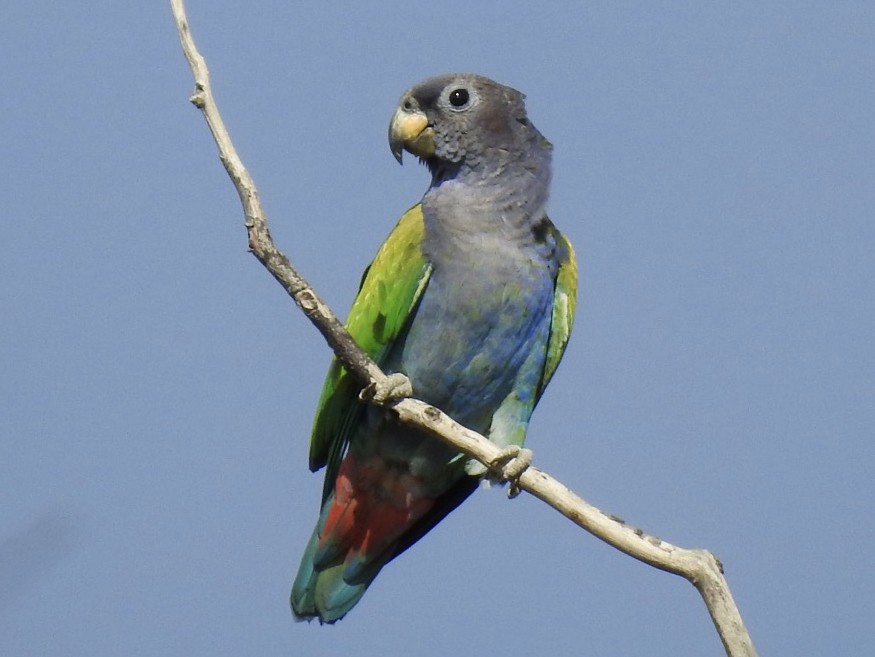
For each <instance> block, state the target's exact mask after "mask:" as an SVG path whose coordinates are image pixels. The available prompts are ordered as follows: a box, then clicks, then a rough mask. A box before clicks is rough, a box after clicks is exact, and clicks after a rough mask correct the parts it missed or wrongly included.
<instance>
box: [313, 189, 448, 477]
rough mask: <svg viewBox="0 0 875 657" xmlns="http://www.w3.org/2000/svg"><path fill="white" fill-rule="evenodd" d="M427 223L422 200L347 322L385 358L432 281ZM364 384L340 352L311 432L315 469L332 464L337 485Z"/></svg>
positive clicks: (368, 277) (378, 260)
mask: <svg viewBox="0 0 875 657" xmlns="http://www.w3.org/2000/svg"><path fill="white" fill-rule="evenodd" d="M424 237H425V224H424V220H423V217H422V208H421V206H420V205H418V204H417V205H415V206H413V207H412V208H411V209H410V210H408V211H407V212H406V213H404V216H402V217H401V219H400V221H399V222H398V225H396V226H395V228H394V229H393V230H392V233H391V234H390V235H389V237H388V238H387V239H386V241H385V242H384V243H383V245H382V246H381V247H380V250H379V251H378V252H377V255H376V257H375V258H374V260H373V262H371V264H370V265H369V266H368V268H367V269H366V270H365V273H364V275H363V276H362V282H361V286H360V287H359V291H358V294H357V295H356V298H355V301H353V304H352V308H351V309H350V311H349V316H348V317H347V319H346V328H347V330H348V331H349V333H350V335H352V337H353V339H355V341H356V342H357V343H358V345H359V346H360V347H361V348H362V349H364V350H365V351H366V352H367V353H368V355H370V356H371V358H373V359H374V360H375V361H376V362H377V364H380V363H381V361H382V360H383V358H384V356H385V355H386V353H387V352H388V350H389V349H390V348H391V347H392V345H393V344H394V342H395V340H396V338H397V337H398V336H399V335H401V333H402V332H403V330H404V328H405V326H406V325H407V323H408V319H409V318H410V316H411V314H412V312H413V310H414V308H415V307H416V303H417V301H418V300H419V298H420V297H421V296H422V292H423V290H424V289H425V287H426V285H427V284H428V279H429V276H430V274H431V264H430V263H429V262H428V260H427V259H426V257H425V255H424V254H423V252H422V242H423V239H424ZM360 389H361V384H360V383H359V382H358V381H357V380H356V379H355V377H354V376H352V375H351V374H350V373H349V372H347V370H346V368H344V367H343V365H341V364H340V362H339V361H338V360H337V359H336V358H335V359H334V360H333V361H332V362H331V366H330V367H329V369H328V375H327V376H326V378H325V384H324V386H323V387H322V395H321V397H320V398H319V404H318V407H317V409H316V418H315V420H314V422H313V430H312V433H311V436H310V469H311V470H313V471H316V470H318V469H319V468H321V467H323V466H326V465H327V466H328V472H327V473H326V477H325V481H326V486H327V487H329V488H330V487H331V486H333V483H334V479H335V475H336V472H337V468H338V467H339V465H340V460H341V458H342V457H343V454H344V452H345V450H346V445H347V443H348V441H349V437H350V431H351V429H352V427H354V426H355V424H356V422H355V420H356V418H357V416H358V414H359V413H361V411H362V410H363V408H364V404H363V403H362V402H361V401H359V398H358V393H359V390H360Z"/></svg>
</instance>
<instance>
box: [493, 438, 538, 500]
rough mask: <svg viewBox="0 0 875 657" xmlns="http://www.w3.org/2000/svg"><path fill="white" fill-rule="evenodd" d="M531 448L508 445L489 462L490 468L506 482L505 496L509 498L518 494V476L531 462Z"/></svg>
mask: <svg viewBox="0 0 875 657" xmlns="http://www.w3.org/2000/svg"><path fill="white" fill-rule="evenodd" d="M533 456H534V455H533V454H532V450H530V449H527V448H525V447H520V446H519V445H508V446H507V447H505V448H504V449H502V450H501V454H499V455H498V456H496V457H495V458H494V459H492V460H491V461H490V462H489V467H490V469H491V470H492V471H493V472H495V473H496V474H497V475H498V477H499V480H500V481H506V482H507V483H508V488H507V496H508V497H509V498H511V499H513V498H514V497H516V496H517V495H519V494H520V477H521V476H522V474H523V472H525V471H526V470H528V468H529V466H530V465H531V464H532V458H533Z"/></svg>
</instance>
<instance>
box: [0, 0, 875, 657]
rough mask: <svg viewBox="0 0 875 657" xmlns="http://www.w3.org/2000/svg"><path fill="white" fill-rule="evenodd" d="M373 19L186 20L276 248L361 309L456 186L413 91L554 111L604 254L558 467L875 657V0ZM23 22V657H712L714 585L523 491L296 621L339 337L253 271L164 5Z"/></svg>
mask: <svg viewBox="0 0 875 657" xmlns="http://www.w3.org/2000/svg"><path fill="white" fill-rule="evenodd" d="M368 4H369V3H352V2H345V3H321V2H308V3H304V2H301V3H290V2H274V1H270V0H253V1H252V2H248V3H239V2H227V1H225V0H221V1H219V0H213V1H210V2H206V1H204V0H189V2H188V11H189V18H190V19H191V23H192V29H193V31H194V35H195V39H196V41H197V43H198V45H199V47H200V48H201V50H202V52H203V54H204V55H205V56H206V57H207V60H208V63H209V65H210V67H211V71H212V79H213V85H214V91H215V94H216V96H217V99H218V101H219V104H220V107H221V110H222V111H223V113H224V117H225V120H226V122H227V124H228V127H229V129H230V131H231V135H232V137H233V138H234V140H235V144H236V146H237V148H238V150H239V151H240V154H241V156H242V157H243V159H244V162H245V164H246V165H247V167H248V168H249V170H250V171H251V173H252V174H253V175H254V177H255V180H256V182H257V184H258V186H259V189H260V192H261V195H262V200H263V203H264V206H265V208H266V211H267V213H268V217H269V219H270V221H271V228H272V232H273V235H274V238H275V239H276V241H277V243H278V244H279V246H280V247H281V248H282V249H283V250H284V251H285V252H286V253H287V254H288V255H289V257H290V258H291V259H292V261H293V262H294V263H295V264H296V265H297V266H298V267H299V268H300V270H301V272H302V273H303V274H304V275H305V276H306V277H308V278H309V280H310V281H311V282H312V283H313V284H314V286H315V287H316V289H317V290H318V291H319V292H320V293H321V294H322V295H323V296H324V298H325V299H326V300H327V301H328V302H329V303H330V304H331V305H332V306H333V307H334V308H335V309H336V310H337V312H338V313H339V314H341V315H344V314H345V312H346V309H347V308H348V306H349V304H350V302H351V300H352V297H353V294H354V293H355V290H356V286H357V284H358V281H359V276H360V273H361V271H362V269H363V267H364V266H365V265H366V264H367V262H368V261H369V260H370V258H371V257H372V256H373V254H374V253H375V251H376V249H377V247H378V245H379V244H380V242H381V241H382V240H383V239H384V238H385V236H386V235H387V234H388V232H389V230H390V229H391V228H392V226H393V225H394V223H395V221H396V219H397V217H398V216H400V214H401V213H402V212H403V211H404V210H405V209H406V208H407V207H409V206H410V205H412V204H413V203H414V202H416V201H417V200H418V199H419V197H420V196H421V194H422V193H423V192H424V190H425V188H426V186H427V183H428V176H427V173H426V171H425V170H424V169H422V168H421V167H419V166H418V165H416V164H415V163H408V164H406V165H405V166H404V167H399V166H398V165H397V164H396V162H395V161H394V159H393V158H392V156H391V154H390V152H389V149H388V145H387V143H386V127H387V125H388V121H389V118H390V116H391V114H392V111H393V109H394V107H395V103H396V102H397V100H398V98H399V97H400V95H401V93H402V92H403V91H404V90H405V89H406V88H407V87H409V86H410V85H412V84H413V83H415V82H417V81H418V80H420V79H422V78H424V77H427V76H430V75H433V74H437V73H442V72H447V71H454V70H464V71H473V72H478V73H482V74H485V75H488V76H490V77H493V78H495V79H497V80H499V81H502V82H504V83H507V84H509V85H511V86H514V87H516V88H518V89H520V90H521V91H523V92H525V93H526V94H527V95H528V107H529V114H530V116H531V117H532V119H533V121H534V123H535V124H536V125H537V126H538V128H539V129H540V130H541V131H542V132H543V133H544V134H545V135H546V136H547V137H548V138H549V139H550V140H551V141H552V142H553V143H554V144H555V159H554V169H555V174H554V180H553V187H552V196H551V203H550V214H551V216H552V217H553V219H554V221H555V223H556V224H557V225H558V226H559V227H560V228H561V229H562V230H563V231H564V232H565V233H566V234H567V235H568V236H569V237H570V238H571V239H572V241H573V242H574V244H575V246H576V249H577V253H578V257H579V259H580V264H581V282H580V293H579V305H578V319H577V323H576V325H575V330H574V335H573V336H572V340H571V343H570V346H569V349H568V351H567V353H566V356H565V360H564V362H563V364H562V367H560V369H559V372H558V374H557V376H556V377H555V379H554V380H553V383H552V385H551V387H550V390H549V391H548V393H547V394H546V395H545V397H544V399H543V401H542V403H541V405H540V407H539V409H538V411H537V412H536V413H535V416H534V420H533V422H532V425H531V429H530V432H529V440H528V445H529V446H530V447H532V448H533V450H534V452H535V462H536V464H537V465H538V466H539V467H541V468H543V469H545V470H546V471H548V472H550V473H551V474H553V475H555V476H556V477H558V478H559V479H560V480H562V481H563V482H565V483H566V484H568V485H569V486H570V487H572V488H573V489H574V490H576V491H577V492H579V493H580V494H581V495H582V496H583V497H585V498H586V499H587V500H589V501H591V502H592V503H594V504H596V505H598V506H600V507H601V508H603V509H604V510H606V511H608V512H611V513H614V514H617V515H619V516H621V517H623V518H625V519H626V520H627V521H629V522H630V523H632V524H635V525H638V526H641V527H643V528H645V529H646V530H648V531H649V532H652V533H654V534H656V535H658V536H660V537H662V538H665V539H666V540H669V541H672V542H674V543H676V544H679V545H683V546H690V547H700V546H701V547H707V548H709V549H711V550H712V551H714V552H715V554H717V555H718V556H719V557H720V558H721V559H722V560H723V562H724V564H725V568H726V575H727V578H728V581H729V583H730V585H731V587H732V592H733V594H734V596H735V598H736V600H737V602H738V604H739V606H740V608H741V612H742V615H743V616H744V618H745V620H746V622H747V624H748V627H749V629H750V632H751V634H752V637H753V640H754V642H755V644H756V645H757V647H758V649H759V651H760V654H761V655H763V656H765V655H828V656H834V655H871V654H872V653H873V650H875V623H873V617H875V569H873V567H872V565H871V564H872V556H871V551H872V545H873V542H875V527H873V525H875V523H873V508H875V483H873V469H875V448H873V444H872V443H873V432H875V339H873V334H875V293H873V286H875V284H873V279H875V119H873V117H875V27H873V26H875V4H873V3H872V2H870V1H868V0H867V1H863V2H833V3H814V2H792V3H790V2H772V3H761V2H738V3H732V4H731V5H730V4H727V3H716V2H664V3H651V4H647V5H646V6H643V4H642V3H620V2H595V3H583V2H564V3H563V2H556V3H522V2H516V3H514V2H497V1H484V2H479V3H475V2H470V1H467V2H457V1H453V0H450V1H446V2H441V3H433V2H432V3H411V2H393V1H387V2H382V3H379V7H373V6H368ZM538 5H540V6H538ZM3 13H4V16H3V20H2V23H0V61H2V62H3V65H2V67H0V144H2V145H0V152H2V154H3V157H2V163H3V164H2V173H0V197H2V199H3V201H4V211H3V213H2V218H0V222H2V242H0V277H2V280H3V284H2V285H0V654H3V655H10V656H12V655H16V656H18V655H21V656H27V655H65V656H66V655H87V656H89V657H100V656H117V655H168V656H174V655H180V656H181V655H185V656H195V657H196V656H200V655H283V656H284V655H313V656H322V655H342V654H347V655H349V654H356V655H377V654H380V655H410V654H416V655H420V656H422V657H431V656H437V655H478V654H502V655H508V656H512V655H534V654H548V655H605V656H607V655H642V654H647V655H648V656H649V657H659V656H663V655H665V656H676V655H711V656H718V655H722V654H723V652H722V647H721V644H720V642H719V639H718V638H717V635H716V633H715V631H714V629H713V628H712V626H711V623H710V620H709V619H708V616H707V614H706V612H705V609H704V606H703V604H702V603H701V601H700V599H699V597H698V594H697V593H696V592H695V590H694V589H693V588H692V586H690V585H689V584H688V583H686V582H685V581H683V580H681V579H679V578H677V577H675V576H672V575H668V574H665V573H662V572H659V571H656V570H653V569H651V568H649V567H647V566H644V565H642V564H640V563H638V562H636V561H633V560H631V559H630V558H628V557H626V556H623V555H621V554H619V553H618V552H616V551H615V550H613V549H611V548H609V547H607V546H606V545H604V544H602V543H600V542H599V541H597V540H595V539H593V538H592V537H591V536H589V535H588V534H586V533H584V532H582V531H580V530H578V529H577V528H575V527H574V526H572V525H571V524H570V523H569V522H568V521H566V520H564V519H563V518H562V517H560V516H559V515H558V514H557V513H555V512H554V511H552V510H551V509H549V508H548V507H546V506H545V505H543V504H541V503H540V502H538V501H536V500H534V499H533V498H531V497H529V496H527V495H525V494H524V495H522V496H521V497H520V498H518V499H516V500H514V501H512V502H509V501H507V500H506V499H505V497H504V494H503V492H502V491H500V490H497V489H493V490H490V491H480V492H478V493H477V494H476V495H475V496H474V497H473V498H472V499H471V500H469V501H468V502H467V503H466V504H465V505H464V506H463V507H462V508H460V509H459V510H457V511H456V512H455V513H454V514H453V515H452V516H451V517H450V518H448V519H447V520H446V521H445V522H444V523H443V524H442V525H441V526H440V527H438V528H437V529H436V530H434V531H433V532H432V533H431V534H429V535H428V536H427V538H426V539H424V540H423V541H421V542H420V543H419V544H418V545H416V546H415V547H414V548H413V549H411V550H410V551H409V552H407V553H406V554H404V556H403V557H401V558H400V559H398V560H397V561H395V562H393V563H392V564H391V565H390V566H389V567H387V568H386V569H385V570H384V571H383V572H382V573H381V575H380V576H379V578H378V579H377V581H376V583H375V584H374V585H373V586H372V587H371V589H370V590H369V591H368V593H367V595H366V596H365V597H364V598H363V600H362V602H361V603H360V604H359V606H358V607H357V608H356V609H354V611H353V612H352V613H351V614H350V615H349V616H348V617H347V618H346V619H344V620H343V621H342V622H341V623H339V624H338V625H336V626H334V627H320V626H319V625H318V624H303V623H294V622H292V618H291V615H290V612H289V608H288V602H287V596H288V591H289V588H290V584H291V580H292V577H293V575H294V572H295V570H296V568H297V565H298V561H299V559H300V555H301V552H302V550H303V547H304V544H305V543H306V540H307V538H308V537H309V534H310V531H311V529H312V526H313V523H314V522H315V518H316V514H317V508H318V503H319V496H320V491H321V476H320V475H318V474H311V473H310V472H309V471H308V469H307V441H308V435H309V428H310V422H311V419H312V414H313V410H314V407H315V403H316V399H317V396H318V393H319V390H320V387H321V383H322V377H323V375H324V371H325V368H326V367H327V365H328V362H329V358H330V353H329V351H328V349H327V347H326V346H325V345H324V343H323V341H322V339H321V338H320V336H319V335H318V334H317V332H316V331H315V330H314V328H313V327H312V326H311V325H310V324H309V323H308V322H307V321H306V320H305V319H304V317H303V315H302V314H301V313H300V312H299V311H298V310H297V309H296V308H295V307H294V305H293V304H292V302H291V301H290V299H289V298H288V297H287V296H286V295H285V294H284V293H283V291H282V289H281V288H280V287H279V286H278V285H277V284H276V283H275V282H274V281H273V280H272V279H271V278H270V277H269V276H268V274H267V273H266V272H265V270H263V269H262V267H261V266H260V265H259V264H258V263H257V262H256V260H255V259H254V258H253V257H252V256H251V255H249V254H248V253H247V250H246V235H245V231H244V229H243V226H242V215H241V211H240V206H239V202H238V199H237V196H236V193H235V192H234V190H233V188H232V186H231V184H230V182H229V180H228V179H227V177H226V175H225V173H224V171H223V169H222V168H221V166H220V163H219V161H218V159H217V156H216V151H215V146H214V144H213V142H212V140H211V138H210V136H209V134H208V131H207V128H206V125H205V124H204V122H203V119H202V118H201V116H200V114H199V113H198V112H197V111H196V110H195V109H194V108H192V107H191V106H190V105H189V103H188V97H189V95H190V94H191V92H192V88H193V84H192V78H191V73H190V71H189V69H188V67H187V65H186V63H185V61H184V59H183V56H182V53H181V49H180V46H179V43H178V40H177V36H176V30H175V27H174V25H173V21H172V16H171V12H170V8H169V5H168V4H167V3H165V2H159V1H157V0H156V1H153V2H110V1H108V0H102V1H101V0H98V1H95V2H89V3H47V2H30V3H25V2H14V3H11V6H7V7H5V8H4V12H3Z"/></svg>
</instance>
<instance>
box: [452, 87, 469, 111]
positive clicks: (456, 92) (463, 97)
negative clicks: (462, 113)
mask: <svg viewBox="0 0 875 657" xmlns="http://www.w3.org/2000/svg"><path fill="white" fill-rule="evenodd" d="M467 103H468V90H467V89H453V90H452V91H451V92H450V105H452V106H453V107H463V106H465V105H467Z"/></svg>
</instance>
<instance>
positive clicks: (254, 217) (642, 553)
mask: <svg viewBox="0 0 875 657" xmlns="http://www.w3.org/2000/svg"><path fill="white" fill-rule="evenodd" d="M170 4H171V6H172V8H173V14H174V17H175V19H176V25H177V28H178V30H179V39H180V41H181V42H182V49H183V51H184V52H185V57H186V59H187V60H188V63H189V65H190V67H191V70H192V73H193V74H194V79H195V93H194V95H193V96H192V97H191V102H192V103H193V104H194V105H195V106H196V107H198V108H199V109H200V110H201V111H202V112H203V115H204V118H205V119H206V121H207V124H208V125H209V127H210V130H211V131H212V134H213V139H214V140H215V142H216V145H217V146H218V149H219V157H220V159H221V160H222V164H223V165H224V166H225V170H226V171H227V172H228V175H229V176H230V177H231V180H232V181H233V183H234V187H235V188H236V189H237V192H238V194H239V195H240V201H241V203H242V204H243V211H244V215H245V226H246V230H247V233H248V235H249V249H250V250H251V251H252V253H253V255H255V257H256V258H258V260H259V262H261V264H263V265H264V266H265V267H266V268H267V270H268V271H269V272H270V273H271V274H272V275H273V277H274V278H275V279H276V280H277V281H278V282H279V283H280V284H281V285H282V286H283V287H284V288H285V289H286V291H287V292H288V293H289V295H290V296H291V297H292V298H293V299H294V300H295V303H297V304H298V306H299V307H300V308H301V309H302V310H303V311H304V313H305V314H306V315H307V317H309V318H310V321H312V322H313V324H314V325H315V326H316V328H317V329H318V330H319V331H320V332H321V333H322V335H323V336H324V337H325V339H326V341H327V342H328V344H329V346H330V347H331V348H332V349H333V350H334V353H335V354H337V357H338V358H339V359H340V360H341V361H342V362H343V364H344V365H345V366H346V367H347V368H348V369H349V370H350V371H351V372H353V373H354V374H355V375H356V376H357V377H358V378H359V379H360V380H361V381H362V384H363V387H364V386H368V387H372V388H373V387H381V386H385V385H386V383H387V377H386V375H385V374H384V373H383V372H382V371H381V370H380V368H379V367H378V366H377V364H376V363H374V361H373V360H372V359H371V358H370V357H369V356H368V355H367V354H366V353H364V352H363V351H362V350H361V349H360V348H359V346H358V345H357V344H356V343H355V341H354V340H353V339H352V337H351V336H350V335H349V333H347V331H346V329H345V328H344V327H343V325H342V324H341V323H340V322H339V321H338V319H337V317H336V316H335V315H334V313H333V312H332V311H331V309H330V308H329V307H328V306H327V305H326V304H325V303H324V302H323V301H322V299H321V298H320V297H319V296H318V295H317V294H316V292H315V291H314V290H313V288H312V287H311V286H310V284H309V283H308V282H307V281H306V280H305V279H304V278H303V277H302V276H301V275H300V274H299V273H298V272H297V271H296V270H295V268H294V267H293V266H292V264H291V263H290V262H289V260H288V258H287V257H286V256H285V255H284V254H283V253H282V252H280V251H279V249H277V248H276V246H275V245H274V243H273V240H272V239H271V236H270V231H269V230H268V226H267V218H266V216H265V214H264V210H263V209H262V207H261V203H260V202H259V200H258V192H257V190H256V188H255V183H254V182H253V180H252V178H251V176H250V175H249V172H248V171H247V170H246V168H245V167H244V166H243V163H242V162H241V161H240V158H239V156H238V155H237V151H236V150H235V149H234V145H233V144H232V143H231V138H230V137H229V135H228V131H227V130H226V128H225V125H224V123H223V122H222V118H221V116H220V114H219V110H218V107H217V106H216V103H215V100H214V99H213V95H212V91H211V89H210V81H209V72H208V70H207V66H206V62H205V61H204V59H203V57H202V56H201V55H200V53H199V52H198V51H197V49H196V47H195V45H194V40H193V39H192V36H191V32H190V30H189V25H188V19H187V18H186V15H185V8H184V6H183V1H182V0H171V1H170ZM370 401H371V403H375V404H378V405H382V406H384V407H386V408H389V409H391V410H393V411H394V412H395V413H396V414H397V415H398V417H399V419H400V420H401V421H402V422H405V423H407V424H410V425H412V426H415V427H417V428H420V429H423V430H425V431H428V432H429V433H431V434H432V435H434V436H436V437H437V438H439V439H440V440H442V441H444V442H445V443H447V444H448V445H451V446H452V447H453V448H455V449H458V450H459V451H461V452H464V453H465V454H467V455H468V456H470V457H472V458H475V459H477V460H478V461H480V462H481V463H483V464H484V465H486V466H487V467H491V464H492V463H494V462H496V459H497V458H498V457H500V456H501V454H502V451H501V449H500V448H499V447H498V446H496V445H495V444H494V443H492V442H490V441H489V440H488V439H487V438H485V437H483V436H481V435H480V434H478V433H476V432H474V431H471V430H470V429H467V428H465V427H463V426H461V425H460V424H458V423H457V422H455V421H454V420H453V419H452V418H450V417H449V416H447V415H446V414H445V413H443V412H442V411H440V410H439V409H437V408H435V407H434V406H431V405H429V404H426V403H425V402H422V401H419V400H416V399H410V398H405V399H400V400H395V401H391V400H390V401H380V399H379V397H378V398H377V399H371V400H370ZM500 474H501V473H500V472H499V475H500ZM518 485H519V488H520V489H521V490H524V491H527V492H529V493H531V494H532V495H534V496H535V497H537V498H538V499H540V500H542V501H543V502H545V503H546V504H548V505H550V506H551V507H553V508H554V509H556V510H557V511H559V513H561V514H562V515H564V516H565V517H566V518H568V519H569V520H571V521H572V522H574V523H575V524H576V525H578V526H579V527H581V528H583V529H585V530H586V531H588V532H589V533H591V534H592V535H593V536H596V537H597V538H599V539H601V540H602V541H604V542H606V543H608V544H609V545H611V546H613V547H615V548H617V549H618V550H621V551H623V552H624V553H626V554H628V555H629V556H631V557H634V558H635V559H638V560H639V561H643V562H644V563H646V564H649V565H651V566H653V567H654V568H659V569H660V570H664V571H666V572H669V573H673V574H675V575H680V576H681V577H683V578H685V579H687V580H689V581H690V582H691V583H692V584H693V586H695V587H696V589H697V590H698V591H699V593H700V594H701V596H702V598H703V600H704V601H705V605H706V606H707V608H708V612H709V613H710V614H711V619H712V620H713V621H714V626H715V627H716V628H717V632H718V634H719V635H720V639H721V641H722V642H723V646H724V648H725V649H726V654H727V655H728V656H729V657H756V654H757V653H756V650H755V648H754V646H753V643H752V642H751V640H750V637H749V635H748V633H747V630H746V629H745V626H744V622H743V621H742V619H741V615H740V613H739V611H738V607H737V606H736V604H735V601H734V600H733V599H732V594H731V592H730V590H729V585H728V584H727V582H726V579H725V578H724V577H723V568H722V565H721V564H720V562H719V561H718V560H717V558H716V557H714V555H713V554H711V553H710V552H708V551H707V550H701V549H686V548H680V547H677V546H675V545H672V544H671V543H667V542H665V541H662V540H660V539H658V538H656V537H655V536H652V535H650V534H647V533H645V532H643V531H641V530H640V529H636V528H634V527H631V526H629V525H627V524H626V523H624V522H623V521H622V520H620V519H618V518H617V517H615V516H611V515H608V514H606V513H604V512H603V511H600V510H599V509H597V508H596V507H594V506H592V505H591V504H589V503H587V502H586V501H585V500H583V499H582V498H580V497H579V496H578V495H576V494H575V493H574V492H572V491H571V490H570V489H569V488H567V487H566V486H565V485H563V484H562V483H561V482H559V481H557V480H556V479H554V478H553V477H551V476H550V475H548V474H547V473H545V472H543V471H541V470H539V469H538V468H535V467H530V468H528V469H527V470H526V471H525V472H523V473H522V475H521V476H520V477H519V482H518Z"/></svg>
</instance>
